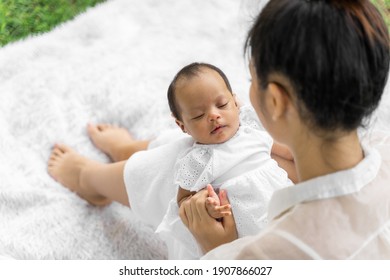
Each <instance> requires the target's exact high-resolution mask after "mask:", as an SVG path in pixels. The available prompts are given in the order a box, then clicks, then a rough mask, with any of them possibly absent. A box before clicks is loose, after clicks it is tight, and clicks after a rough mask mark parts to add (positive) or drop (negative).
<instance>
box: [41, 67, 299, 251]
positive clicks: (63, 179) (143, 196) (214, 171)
mask: <svg viewBox="0 0 390 280" xmlns="http://www.w3.org/2000/svg"><path fill="white" fill-rule="evenodd" d="M169 92H170V94H169V95H170V103H171V110H172V114H173V116H174V117H175V118H176V122H177V124H178V125H179V127H180V128H182V130H183V131H184V132H186V133H187V134H183V133H181V131H180V130H178V129H175V130H170V131H167V132H166V133H163V134H161V135H159V136H158V137H157V138H156V139H154V140H152V141H148V140H135V139H133V138H132V137H131V136H130V134H129V133H128V131H126V130H125V129H123V128H118V127H115V126H111V125H105V124H99V125H92V124H90V125H88V134H89V136H90V137H91V139H92V141H93V143H94V144H95V145H96V147H98V148H99V149H100V150H102V151H103V152H105V153H106V154H107V155H108V156H109V157H110V158H111V159H112V161H113V162H111V163H101V162H97V161H94V160H92V159H89V158H86V157H83V156H82V155H80V154H79V153H77V152H76V151H74V150H73V149H71V148H70V147H68V146H67V145H64V144H56V145H55V146H54V148H53V150H52V153H51V155H50V158H49V161H48V172H49V174H50V175H51V176H52V177H53V178H54V179H55V180H57V181H58V182H60V183H61V184H62V185H64V186H65V187H67V188H69V189H70V190H71V191H74V192H76V193H77V194H78V195H79V196H80V197H82V198H84V199H85V200H87V201H88V202H89V203H91V204H93V205H99V206H104V205H108V204H110V203H111V202H112V201H116V202H119V203H121V204H123V205H126V206H131V209H132V212H133V213H134V214H135V215H137V216H139V218H140V219H141V220H142V221H144V222H146V223H148V224H150V225H151V226H152V227H153V228H154V229H156V228H157V227H159V226H160V227H159V232H161V233H162V234H164V232H165V233H167V232H169V231H171V230H176V227H178V228H179V229H180V231H179V230H178V231H177V232H175V234H176V233H177V236H176V237H175V238H168V239H166V240H167V243H168V247H169V248H171V250H169V253H170V256H169V257H170V258H196V257H199V256H200V255H198V254H189V253H188V251H189V250H191V249H190V248H195V249H197V247H196V244H195V243H192V242H188V241H187V240H190V238H192V237H191V235H190V234H188V236H187V232H186V231H185V230H186V229H185V228H184V225H183V224H182V223H181V221H179V220H178V215H177V209H178V207H179V206H178V201H177V199H176V198H175V196H176V195H178V200H179V203H180V202H181V201H183V200H184V199H185V198H186V197H188V195H190V194H191V193H193V192H195V191H197V190H199V189H201V188H204V187H205V186H206V185H207V184H209V183H212V184H213V186H214V187H215V188H218V187H220V188H221V189H225V190H227V191H228V192H229V194H228V196H229V201H230V204H231V207H232V211H233V215H234V217H235V220H236V223H237V225H238V227H239V234H240V236H244V235H248V234H252V233H256V232H258V230H259V229H260V228H262V227H263V224H264V223H265V221H266V220H265V216H266V208H267V204H268V201H269V199H270V196H271V194H272V193H273V191H274V190H275V189H278V188H280V187H282V186H286V185H288V184H290V181H289V180H288V179H287V175H286V173H285V172H284V171H283V170H282V169H280V168H278V166H277V164H276V162H275V161H273V160H272V159H271V158H270V150H271V146H272V154H273V156H274V157H275V159H277V160H278V163H279V164H281V165H282V163H286V162H287V161H288V165H289V166H290V161H291V155H289V154H288V150H287V154H286V151H285V150H284V149H283V146H280V145H278V144H277V143H274V144H272V139H271V138H270V137H269V136H268V134H267V133H266V132H265V131H263V129H262V127H261V125H260V123H259V121H258V119H257V116H256V115H255V113H254V112H253V111H252V110H251V109H250V108H249V107H245V106H244V107H242V108H239V107H238V105H237V102H236V100H235V97H234V96H233V94H232V91H231V88H230V85H229V82H228V80H227V79H226V77H225V75H224V74H223V73H222V71H220V70H219V69H218V68H216V67H214V66H212V65H209V64H198V63H195V64H191V65H189V66H187V67H185V68H184V69H183V70H182V71H180V72H179V73H178V75H177V76H176V78H175V79H174V81H173V82H172V84H171V86H170V89H169ZM178 133H179V135H178ZM261 139H263V141H261ZM178 155H181V156H180V157H179V159H178V158H177V156H178ZM285 159H286V160H285ZM259 166H261V168H258V167H259ZM174 167H175V168H174ZM286 170H287V169H286ZM294 171H295V168H294V169H291V170H290V171H289V174H290V176H291V178H294V177H295V176H294V174H295V172H294ZM174 182H175V186H174ZM255 186H262V188H261V190H260V189H258V188H256V187H255ZM178 187H180V188H178ZM223 193H224V192H222V194H223ZM172 198H173V199H172ZM259 201H263V202H264V203H260V205H261V206H260V207H258V206H257V205H259ZM168 206H169V207H170V210H169V211H168ZM207 207H208V209H209V213H210V215H212V216H213V217H215V218H218V217H223V216H224V215H229V214H230V207H229V206H226V205H224V206H219V201H218V196H217V195H216V194H215V192H214V191H213V190H212V189H210V198H209V201H208V202H207ZM164 214H166V215H165V219H164ZM163 219H164V222H162V220H163ZM170 221H174V222H175V223H174V224H172V227H171V226H170V224H169V223H170ZM181 230H182V231H183V233H181ZM191 240H192V239H191ZM194 242H195V241H194ZM181 244H183V245H181ZM171 245H172V246H171ZM191 246H192V247H191ZM172 248H179V250H177V249H172ZM190 252H191V251H190ZM193 252H196V250H193ZM191 253H192V252H191Z"/></svg>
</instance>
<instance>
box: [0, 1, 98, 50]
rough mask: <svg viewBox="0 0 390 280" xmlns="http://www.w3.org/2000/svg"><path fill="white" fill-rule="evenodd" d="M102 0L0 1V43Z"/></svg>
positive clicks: (53, 23) (41, 28) (50, 25)
mask: <svg viewBox="0 0 390 280" xmlns="http://www.w3.org/2000/svg"><path fill="white" fill-rule="evenodd" d="M104 1H105V0H0V46H4V45H6V44H8V43H9V42H12V41H16V40H18V39H21V38H24V37H26V36H28V35H30V34H38V33H42V32H47V31H49V30H51V29H53V28H54V27H55V26H57V25H58V24H60V23H62V22H65V21H67V20H70V19H72V18H74V17H75V16H76V15H78V14H80V13H82V12H84V11H85V10H86V9H87V8H89V7H93V6H95V5H96V4H98V3H100V2H104Z"/></svg>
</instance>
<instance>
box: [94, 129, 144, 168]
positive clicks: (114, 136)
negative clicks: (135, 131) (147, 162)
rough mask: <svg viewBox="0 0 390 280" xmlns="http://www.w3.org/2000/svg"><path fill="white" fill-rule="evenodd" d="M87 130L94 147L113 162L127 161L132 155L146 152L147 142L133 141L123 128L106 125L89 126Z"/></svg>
mask: <svg viewBox="0 0 390 280" xmlns="http://www.w3.org/2000/svg"><path fill="white" fill-rule="evenodd" d="M87 129H88V134H89V137H90V138H91V140H92V142H93V143H94V144H95V146H96V147H97V148H98V149H100V150H101V151H103V152H104V153H106V154H107V155H108V156H109V157H110V158H111V159H112V161H114V162H117V161H122V160H127V159H128V158H129V157H130V156H132V155H133V154H134V153H136V152H139V151H142V150H146V149H147V147H148V145H149V141H147V140H134V139H133V137H131V135H130V134H129V132H128V131H127V130H126V129H124V128H120V127H116V126H112V125H108V124H98V125H93V124H89V125H88V128H87Z"/></svg>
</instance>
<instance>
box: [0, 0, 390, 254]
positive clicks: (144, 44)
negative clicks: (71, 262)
mask: <svg viewBox="0 0 390 280" xmlns="http://www.w3.org/2000/svg"><path fill="white" fill-rule="evenodd" d="M258 2H259V1H257V0H256V1H254V0H245V1H238V0H207V1H198V0H164V1H159V0H111V1H108V2H106V3H103V4H101V5H99V6H97V7H95V8H93V9H90V10H88V11H87V12H86V13H84V14H82V15H81V16H79V17H77V18H76V19H75V20H73V21H71V22H68V23H66V24H63V25H62V26H60V27H58V28H56V29H54V30H53V31H51V32H49V33H47V34H43V35H40V36H36V37H31V38H28V39H26V40H23V41H20V42H17V43H13V44H10V45H8V46H6V47H4V48H2V49H0V65H1V69H0V255H6V256H10V257H14V258H18V259H162V258H166V249H165V246H164V245H163V243H162V242H161V241H160V240H159V239H158V238H157V237H156V235H155V234H154V233H153V231H152V230H151V228H150V227H149V226H147V225H146V224H145V223H142V222H141V221H139V220H137V218H135V217H134V215H133V214H132V212H131V210H129V209H127V208H126V207H123V206H121V205H119V204H117V203H113V204H112V205H110V206H108V207H105V208H96V207H92V206H89V205H88V204H87V203H86V202H85V201H83V200H82V199H80V198H79V197H78V196H77V195H75V194H73V193H71V192H70V191H68V190H67V189H66V188H64V187H62V186H61V185H59V184H58V183H56V182H55V181H54V180H52V179H51V178H50V177H49V175H48V174H47V171H46V163H47V160H48V157H49V154H50V150H51V147H52V145H53V144H54V143H56V142H62V143H66V144H68V145H70V146H71V147H73V148H74V149H76V150H77V151H78V152H80V153H81V154H83V155H85V156H88V157H90V158H93V159H96V160H99V161H106V162H107V161H108V158H107V157H106V156H105V155H103V154H102V153H100V152H99V151H97V149H96V148H95V147H94V146H93V145H92V144H91V142H90V140H89V139H88V136H87V134H86V124H87V123H88V122H108V123H112V124H117V125H120V126H123V127H126V128H127V129H129V130H130V131H131V133H132V134H133V135H134V136H135V137H137V138H139V139H144V138H152V137H154V136H156V135H158V134H159V133H160V132H161V131H163V130H165V129H167V128H169V127H173V126H174V123H173V120H172V119H171V117H170V113H169V110H168V106H167V102H166V89H167V86H168V84H169V82H170V80H171V79H172V78H173V76H174V74H175V73H176V72H177V71H178V69H179V68H181V67H182V66H184V65H185V64H187V63H190V62H193V61H204V62H209V63H213V64H215V65H217V66H219V67H221V68H222V69H223V70H224V71H225V72H226V74H227V76H228V77H229V78H230V80H231V83H232V86H233V89H234V90H235V91H236V93H237V94H238V95H239V96H240V98H241V99H243V100H244V102H247V101H248V93H247V92H248V85H249V82H248V77H249V73H248V71H247V69H246V63H245V58H244V56H243V43H244V38H245V35H246V30H247V28H248V25H249V24H250V22H251V20H252V18H253V16H254V15H256V14H257V11H258V10H259V4H258ZM386 104H387V106H386ZM389 105H390V100H389V94H387V95H386V97H385V100H384V102H383V103H382V105H381V110H380V111H379V112H378V114H377V116H379V118H378V119H379V121H378V122H377V125H378V126H381V127H384V128H385V126H384V124H386V123H390V113H389V110H390V109H389V108H390V106H389ZM376 119H377V118H375V120H376ZM140 187H143V186H140Z"/></svg>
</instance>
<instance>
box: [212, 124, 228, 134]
mask: <svg viewBox="0 0 390 280" xmlns="http://www.w3.org/2000/svg"><path fill="white" fill-rule="evenodd" d="M224 127H226V125H218V126H217V127H215V128H214V129H213V130H212V131H211V134H215V133H217V132H218V131H220V130H221V129H222V128H224Z"/></svg>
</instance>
